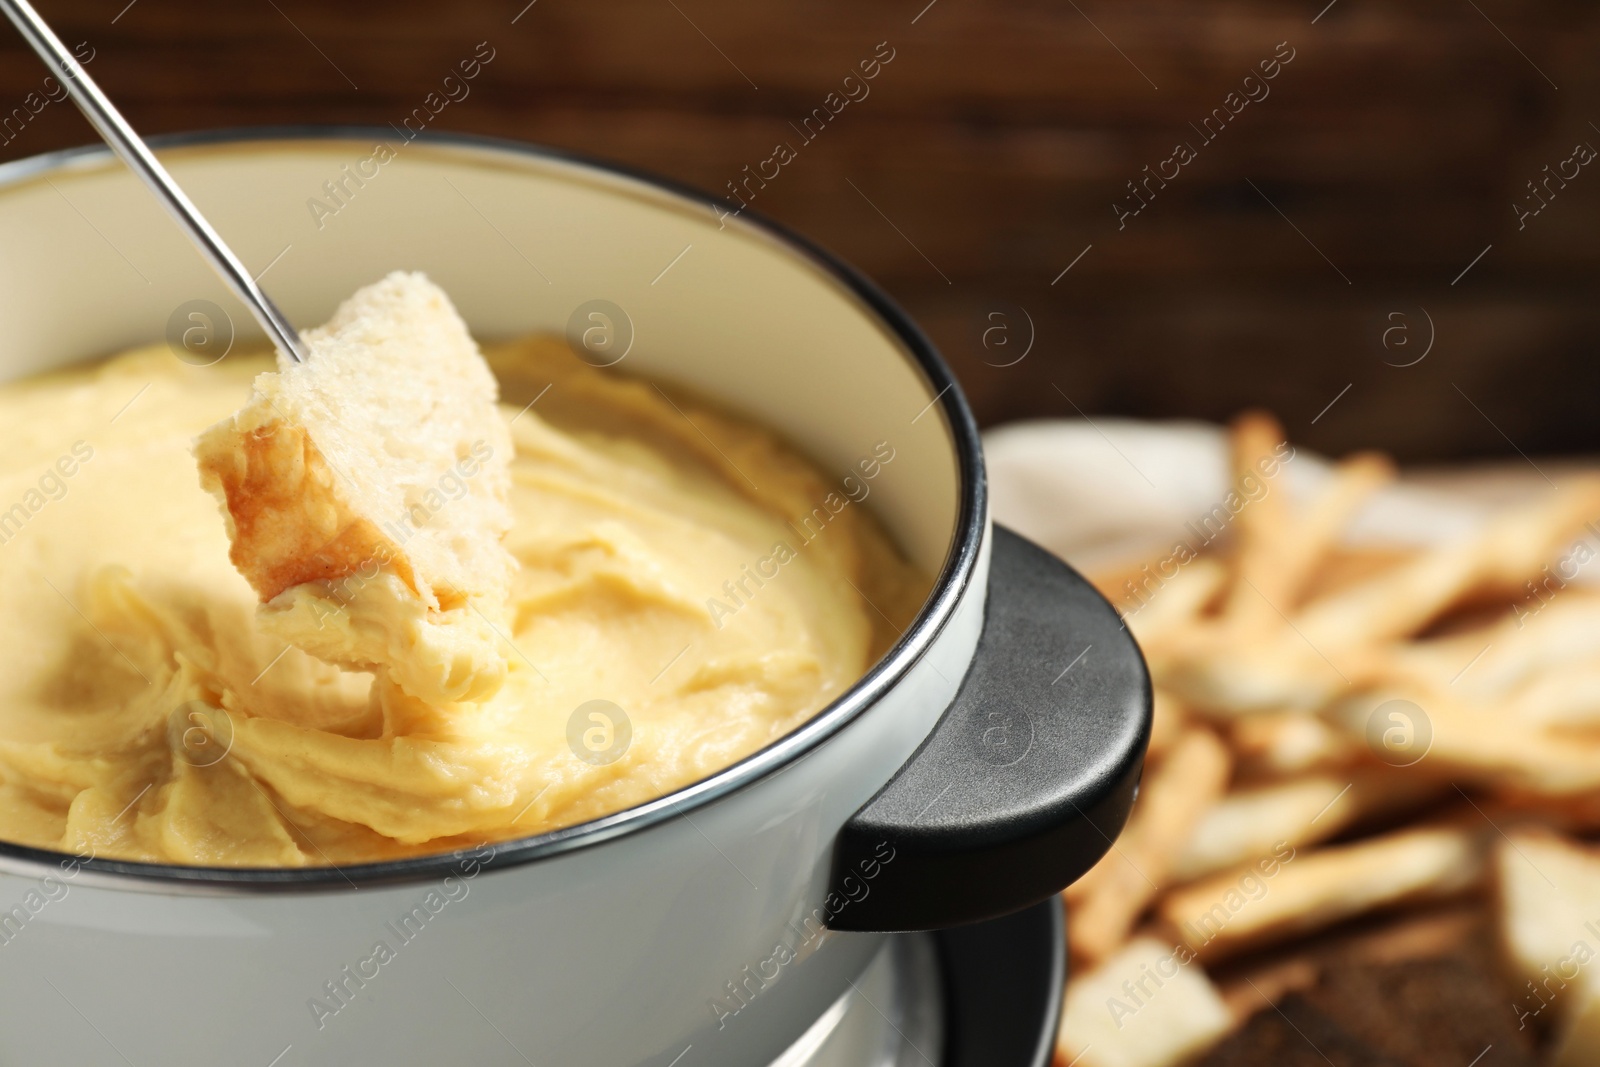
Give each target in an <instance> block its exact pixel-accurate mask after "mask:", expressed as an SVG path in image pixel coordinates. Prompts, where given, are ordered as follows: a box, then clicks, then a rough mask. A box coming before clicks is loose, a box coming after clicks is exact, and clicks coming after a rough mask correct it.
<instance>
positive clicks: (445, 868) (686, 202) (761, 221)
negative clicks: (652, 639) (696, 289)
mask: <svg viewBox="0 0 1600 1067" xmlns="http://www.w3.org/2000/svg"><path fill="white" fill-rule="evenodd" d="M393 132H394V131H393V130H392V129H389V130H386V129H384V128H383V127H377V126H365V125H329V126H321V125H289V126H262V127H229V128H223V129H215V130H201V131H193V132H187V133H175V134H164V135H160V136H155V137H150V138H148V142H149V143H150V144H151V145H152V146H154V147H156V148H163V149H172V148H226V147H230V146H231V147H255V148H268V149H270V148H272V147H274V146H283V145H287V144H289V143H291V142H296V141H302V142H304V141H310V142H335V141H353V142H361V141H366V142H370V141H372V140H374V139H377V140H383V139H386V138H389V137H391V136H392V134H393ZM407 143H408V144H410V143H418V144H421V145H423V146H425V147H427V148H430V149H434V150H437V151H439V152H441V153H444V154H449V155H461V156H467V157H478V158H480V159H483V160H495V161H498V162H502V163H510V164H522V165H527V164H529V163H534V164H541V165H543V166H545V167H549V165H551V164H556V165H557V166H558V167H563V168H568V169H570V170H571V171H572V172H574V173H575V174H578V175H581V176H583V177H586V178H588V179H589V180H590V181H591V182H596V183H598V184H606V185H609V186H611V187H613V188H617V189H619V190H622V191H624V192H626V191H627V190H632V193H633V195H640V194H645V193H648V194H650V195H651V196H652V198H654V199H656V200H657V201H658V202H659V201H660V199H661V195H662V194H663V193H665V194H667V195H668V197H670V198H671V199H673V200H675V201H677V203H678V206H680V207H687V208H692V209H694V211H695V213H696V214H699V213H700V212H702V211H705V210H707V209H709V210H710V211H711V212H713V213H714V214H718V213H719V212H720V215H719V217H722V216H725V218H724V222H726V223H730V224H733V225H738V226H742V227H744V228H745V229H746V230H747V231H748V232H751V233H753V234H754V235H756V236H758V237H762V238H765V239H766V240H767V241H769V242H771V243H773V244H775V245H778V246H779V247H780V248H782V249H783V250H785V251H787V252H788V253H789V254H791V255H794V256H796V257H798V258H799V259H801V260H803V261H805V262H807V263H809V264H810V265H811V266H812V267H813V268H814V269H816V270H818V271H819V272H821V273H822V274H823V275H825V276H826V277H828V278H829V279H830V280H832V281H833V282H835V283H836V284H838V285H839V286H840V287H841V288H843V289H844V290H845V292H846V293H847V294H848V295H850V296H852V297H854V298H855V299H856V300H857V301H859V302H860V303H861V304H862V305H863V310H864V311H865V312H866V313H867V314H868V315H870V316H872V317H874V318H876V319H877V320H878V322H879V323H880V324H881V325H883V326H884V327H886V328H887V329H888V330H889V332H890V333H891V334H893V335H894V337H895V338H896V339H897V340H898V341H899V342H900V343H901V345H902V346H903V347H904V348H905V350H906V351H907V352H908V353H909V354H910V356H911V359H912V361H913V363H914V365H915V366H916V368H917V369H918V370H920V371H921V373H922V376H923V377H924V379H925V380H926V381H927V383H928V387H929V390H930V392H932V393H934V399H933V400H932V401H931V402H930V405H929V406H930V407H932V406H934V405H937V406H938V407H939V408H940V410H941V411H943V413H944V415H945V419H946V422H947V424H948V426H949V428H950V435H951V438H952V444H953V447H954V449H955V453H956V461H957V477H958V486H957V492H958V493H959V495H960V499H959V501H958V509H957V514H956V522H955V529H954V530H953V532H952V536H951V540H950V546H949V548H948V550H947V552H946V555H945V559H944V562H943V564H942V565H941V567H940V570H939V574H938V576H937V577H936V579H935V580H934V583H933V587H932V590H931V591H930V592H929V594H928V598H927V600H926V601H925V602H924V604H923V606H922V609H921V610H920V611H919V612H918V613H917V616H916V618H915V619H914V620H913V621H912V623H911V624H910V626H908V627H907V628H906V631H905V632H904V633H903V634H902V635H901V636H900V639H899V641H897V642H896V643H895V644H894V646H893V647H892V648H890V649H889V651H888V652H886V653H885V654H884V655H883V656H882V657H880V658H879V660H878V661H877V662H876V663H875V664H873V665H872V667H871V668H869V669H868V670H867V672H866V673H865V674H864V675H863V676H862V677H861V678H859V679H858V680H857V681H856V682H855V683H854V684H853V685H851V686H850V688H848V689H846V690H845V691H844V692H843V693H841V694H840V695H839V696H838V697H837V698H836V699H834V700H833V701H832V702H831V703H829V704H828V705H827V706H825V707H824V708H822V710H820V711H818V712H817V713H816V714H815V715H813V716H812V717H811V718H809V719H807V720H806V721H805V722H804V723H803V724H801V725H800V726H799V727H797V728H796V729H794V730H793V731H791V732H789V733H788V734H785V735H784V736H783V737H780V738H779V739H777V740H776V741H774V742H772V743H771V744H769V745H767V746H766V747H764V748H761V749H758V750H757V751H755V752H753V753H751V754H750V755H748V756H745V757H744V758H743V759H740V760H739V761H737V762H735V763H732V764H730V765H728V766H727V767H724V768H722V769H721V770H719V771H717V772H716V773H715V774H712V775H710V776H709V777H706V778H702V779H700V780H698V781H696V782H692V783H690V784H689V785H687V786H684V787H683V788H682V789H678V790H676V791H674V792H672V793H668V794H667V795H665V796H661V797H656V798H654V799H652V800H649V801H646V802H645V803H642V804H638V805H635V806H634V807H631V808H626V809H624V810H622V811H618V812H613V813H611V814H609V815H603V816H601V817H599V818H596V819H591V820H588V821H587V822H582V823H577V824H575V825H573V826H567V827H562V828H560V829H557V830H550V831H546V832H544V833H540V834H535V835H532V836H529V837H522V838H513V839H510V840H506V841H498V842H487V843H485V845H483V846H480V847H479V848H478V849H476V850H471V851H468V850H455V851H451V852H440V853H434V854H430V855H425V856H412V857H407V858H405V859H399V860H385V861H380V862H374V863H357V864H350V865H347V866H344V867H336V866H333V865H331V864H330V865H328V866H325V867H191V866H184V865H180V864H170V863H149V862H142V861H133V860H112V859H100V858H97V857H94V856H92V855H91V856H88V857H84V856H81V855H79V856H74V855H71V854H68V853H65V852H60V851H56V850H53V849H41V848H33V847H30V846H26V845H18V844H13V843H10V842H6V841H0V872H15V873H23V874H30V875H35V874H38V873H41V871H42V870H43V869H49V870H55V869H57V868H61V869H65V868H66V867H67V866H68V865H72V866H75V867H77V868H78V869H79V871H81V872H82V874H92V875H93V876H94V877H93V881H94V882H95V883H96V884H108V885H113V886H120V887H122V888H136V886H135V885H133V884H130V883H132V882H144V883H145V885H144V888H148V889H160V890H161V891H178V890H182V889H185V888H187V889H190V890H194V891H203V892H219V891H220V892H230V891H231V892H292V891H301V890H319V889H325V890H337V889H340V888H342V887H344V886H346V885H348V886H350V887H351V888H359V887H361V886H369V885H382V884H405V883H414V882H420V881H427V880H436V879H439V878H442V877H444V876H446V875H449V874H452V873H457V870H458V868H459V867H460V866H461V865H462V861H463V857H464V856H465V857H469V861H470V857H472V856H478V857H479V858H478V861H477V862H479V863H481V864H482V866H484V867H486V868H492V869H495V870H498V869H500V868H501V867H511V866H516V865H519V864H523V863H530V862H533V861H536V860H540V859H545V858H549V857H554V856H559V855H564V854H566V853H569V852H573V851H575V850H577V849H580V848H586V847H591V846H595V845H599V844H601V843H603V842H606V841H609V840H612V839H614V838H619V837H622V836H625V835H628V834H632V833H635V832H638V831H641V830H644V829H647V828H648V827H651V826H654V825H656V824H657V823H661V822H664V821H665V820H667V819H669V818H672V817H673V816H676V815H680V814H686V813H688V812H691V811H694V810H695V809H697V808H700V807H703V806H705V805H707V804H710V803H711V802H713V801H715V800H718V799H720V798H722V797H724V796H727V795H729V794H731V793H734V792H737V791H739V790H741V789H744V788H745V787H747V786H749V785H752V784H754V783H755V782H757V781H759V780H761V779H763V778H766V777H768V776H769V775H773V774H776V773H778V772H779V771H781V770H782V769H784V768H785V767H788V766H790V765H791V764H793V763H794V762H796V761H797V760H799V759H801V758H803V757H804V756H806V755H807V754H809V753H810V752H812V751H813V750H814V749H816V748H817V747H819V746H820V745H821V744H822V743H823V742H824V741H826V740H828V739H829V738H830V737H832V736H833V735H834V734H836V733H838V732H839V731H840V730H841V729H843V728H844V727H845V726H847V725H848V724H849V723H851V722H853V721H854V720H855V719H856V718H857V717H858V716H859V715H861V714H862V713H863V712H865V711H866V710H867V708H869V707H870V706H872V704H874V703H875V702H876V701H877V700H878V699H879V698H880V697H881V696H882V695H883V694H884V693H885V692H887V691H888V690H889V689H891V688H892V687H893V686H894V685H895V684H896V683H897V682H899V680H900V679H901V678H902V677H904V675H905V674H906V673H907V672H908V671H909V670H910V669H911V668H912V666H914V665H915V664H916V663H917V662H918V661H919V660H921V658H922V657H923V655H924V654H925V653H926V652H927V650H928V649H929V648H930V647H931V646H932V644H933V642H934V641H935V639H936V638H937V637H938V636H939V634H940V633H941V632H942V631H943V629H944V627H945V625H946V623H947V622H948V621H949V619H950V616H951V615H952V613H953V612H954V611H955V608H956V606H957V605H958V604H959V603H960V602H961V600H962V599H963V597H964V595H965V593H966V591H967V588H968V586H969V585H970V584H971V580H972V576H973V572H974V570H975V568H976V566H977V561H978V556H979V551H980V549H981V547H982V542H983V536H984V532H985V527H986V516H987V514H988V501H987V492H988V490H987V480H986V476H985V473H984V466H983V453H982V447H981V444H980V439H979V434H978V426H977V422H976V420H975V419H974V418H973V415H972V411H971V409H970V408H969V407H968V406H967V402H966V398H965V396H964V395H963V394H962V392H961V388H960V386H959V385H958V384H957V382H956V379H955V376H954V375H953V374H952V373H951V372H950V368H949V367H948V366H947V365H946V364H945V362H944V359H943V358H942V357H941V356H940V355H939V352H938V350H937V349H936V348H935V347H934V346H933V343H932V342H931V341H930V340H929V339H928V338H927V337H926V336H925V335H924V334H923V333H922V331H921V329H919V328H918V327H917V325H916V324H915V323H914V322H913V321H912V320H911V318H910V316H908V315H907V314H906V313H905V312H904V311H902V310H901V309H900V307H899V306H898V305H897V304H896V303H895V302H894V301H893V300H892V299H891V298H890V297H889V296H888V295H887V294H886V293H884V292H883V290H881V289H880V288H878V286H877V285H876V284H875V283H874V282H872V281H871V280H869V279H868V278H867V277H866V276H865V275H864V274H862V273H861V272H859V271H858V270H856V269H855V268H854V267H852V266H850V265H849V264H847V263H845V262H844V261H843V260H841V259H839V258H838V257H836V256H834V255H833V254H832V253H831V252H828V251H826V250H824V249H823V248H821V247H820V246H818V245H816V244H814V243H812V242H811V241H810V240H809V239H807V238H805V237H802V236H800V235H799V234H797V233H795V232H793V231H792V230H790V229H788V228H787V227H786V226H784V225H782V224H781V223H778V222H775V221H773V220H772V219H769V218H767V217H765V216H764V215H761V214H760V213H757V212H754V211H749V210H745V211H740V212H739V213H738V214H737V215H734V214H733V213H731V212H728V211H726V208H727V207H728V204H727V202H726V201H724V200H722V199H720V198H719V197H716V196H714V195H712V194H710V193H707V192H705V191H703V190H699V189H696V188H693V187H691V186H688V185H685V184H682V183H679V182H676V181H674V180H672V179H669V178H662V177H660V176H658V175H655V174H652V173H650V172H648V171H644V170H639V169H635V168H632V167H628V166H622V165H618V164H615V163H610V162H606V161H603V160H599V159H595V158H593V157H590V156H587V155H584V154H581V153H576V152H569V151H566V150H564V149H558V148H550V147H546V146H542V145H534V144H529V143H526V142H522V141H516V140H512V139H509V138H501V137H486V136H482V135H477V134H464V133H431V132H427V131H424V132H422V133H420V134H417V135H415V136H414V137H412V138H410V139H408V141H407ZM108 162H115V157H114V156H113V155H112V153H111V150H110V149H109V148H107V147H106V146H104V145H99V144H90V145H81V146H78V147H74V148H66V149H59V150H57V151H53V152H45V153H41V154H39V155H35V156H29V157H27V158H24V159H19V160H14V161H12V162H9V163H5V164H0V195H4V194H5V193H6V192H8V191H10V190H11V189H13V188H15V187H16V186H18V185H22V184H25V183H27V182H28V181H30V180H33V179H37V178H40V177H44V176H46V175H48V174H51V173H53V172H57V171H62V170H68V171H78V170H86V169H90V168H97V167H100V166H103V165H104V164H106V163H108ZM919 417H920V416H919ZM485 848H488V849H490V850H491V858H490V859H489V860H488V862H487V863H484V862H483V861H482V858H481V853H482V851H483V849H485ZM82 874H79V875H78V876H79V877H81V876H82ZM151 883H156V884H151Z"/></svg>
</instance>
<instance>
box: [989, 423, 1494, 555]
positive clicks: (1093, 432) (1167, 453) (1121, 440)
mask: <svg viewBox="0 0 1600 1067" xmlns="http://www.w3.org/2000/svg"><path fill="white" fill-rule="evenodd" d="M983 442H984V453H985V457H986V462H987V466H988V471H989V485H990V492H991V506H992V514H993V516H994V520H995V521H996V522H999V523H1003V524H1004V525H1006V526H1009V527H1011V528H1012V529H1013V530H1016V531H1017V532H1018V533H1020V534H1022V535H1023V536H1024V537H1027V538H1030V539H1031V540H1033V541H1035V542H1037V543H1038V544H1040V545H1042V546H1044V547H1045V548H1048V549H1050V550H1051V551H1052V552H1054V553H1056V554H1057V555H1059V556H1061V557H1062V558H1063V559H1066V560H1068V561H1070V562H1071V563H1073V564H1074V565H1076V566H1078V567H1080V568H1085V569H1089V570H1093V569H1096V568H1099V567H1112V566H1116V565H1118V564H1121V563H1125V562H1128V561H1130V560H1137V559H1140V558H1144V557H1146V556H1149V555H1150V554H1151V553H1160V552H1164V551H1166V550H1168V549H1170V548H1172V546H1173V545H1174V544H1175V543H1176V542H1177V541H1179V540H1183V541H1186V542H1190V543H1193V542H1194V540H1195V538H1194V536H1193V534H1192V533H1189V532H1188V529H1189V527H1188V526H1187V524H1189V523H1191V522H1194V521H1197V520H1198V519H1200V518H1201V517H1202V516H1204V515H1206V514H1208V513H1210V512H1211V511H1212V509H1213V508H1215V507H1216V506H1217V505H1218V504H1219V503H1220V502H1222V501H1223V499H1224V498H1225V497H1226V495H1227V493H1228V491H1229V488H1230V485H1229V482H1230V477H1229V472H1228V463H1227V438H1226V436H1225V434H1224V432H1223V430H1222V429H1221V428H1220V427H1218V426H1213V425H1210V424H1208V423H1202V422H1189V421H1174V422H1141V421H1138V420H1133V419H1112V418H1105V419H1093V420H1083V419H1052V420H1041V421H1031V422H1016V423H1010V424H1008V425H1005V426H999V427H995V428H994V429H991V430H989V431H988V432H987V433H986V434H984V439H983ZM1329 470H1330V468H1329V464H1328V461H1327V460H1325V459H1323V458H1322V457H1320V456H1317V455H1315V454H1313V453H1311V452H1310V451H1308V450H1307V449H1303V448H1301V449H1296V451H1295V453H1294V456H1293V458H1292V459H1291V460H1289V461H1288V462H1286V463H1285V464H1284V465H1283V467H1282V470H1281V471H1280V473H1279V474H1278V475H1277V476H1276V477H1274V478H1273V479H1270V480H1269V491H1279V490H1286V491H1287V492H1289V493H1290V495H1291V496H1292V497H1294V498H1296V499H1303V498H1305V497H1306V496H1308V495H1309V494H1311V493H1312V492H1314V491H1315V489H1316V488H1317V487H1318V485H1319V484H1320V483H1322V482H1323V481H1324V480H1325V479H1326V478H1327V477H1328V476H1329ZM1490 510H1491V503H1490V502H1489V501H1487V500H1484V499H1482V498H1480V497H1478V496H1477V495H1475V494H1473V493H1471V492H1467V491H1463V490H1462V487H1461V486H1459V485H1458V486H1457V487H1456V488H1454V489H1439V488H1434V487H1431V486H1426V485H1419V484H1416V483H1414V482H1411V481H1402V482H1400V483H1399V484H1396V485H1395V486H1392V487H1390V488H1388V489H1385V490H1384V491H1382V492H1380V493H1378V494H1376V495H1375V496H1374V497H1373V499H1372V501H1371V502H1370V503H1369V505H1368V506H1367V508H1366V509H1365V510H1364V511H1363V512H1362V513H1361V515H1360V516H1359V517H1358V518H1357V520H1356V521H1355V522H1354V523H1353V524H1352V526H1351V528H1350V530H1349V531H1348V533H1347V539H1348V540H1349V541H1350V542H1352V543H1373V542H1387V543H1402V544H1419V543H1421V544H1426V543H1432V542H1437V541H1440V540H1443V539H1447V538H1449V537H1451V536H1455V535H1459V534H1461V533H1465V532H1467V531H1468V530H1470V529H1471V528H1472V527H1473V526H1475V525H1477V524H1478V523H1480V522H1482V521H1483V519H1484V518H1485V517H1486V515H1487V514H1488V513H1489V511H1490Z"/></svg>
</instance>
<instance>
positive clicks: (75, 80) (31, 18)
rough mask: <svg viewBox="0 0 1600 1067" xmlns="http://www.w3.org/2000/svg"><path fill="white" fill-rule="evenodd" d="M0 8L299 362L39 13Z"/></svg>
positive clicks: (231, 260)
mask: <svg viewBox="0 0 1600 1067" xmlns="http://www.w3.org/2000/svg"><path fill="white" fill-rule="evenodd" d="M0 9H3V10H4V11H5V13H6V17H8V18H9V19H11V22H12V24H13V25H15V26H16V27H17V29H18V30H19V31H21V33H22V36H23V37H24V38H25V39H26V40H27V42H28V44H29V46H30V47H32V49H33V50H34V51H35V52H37V53H38V54H39V58H40V59H43V60H44V61H45V64H46V65H47V66H49V67H51V68H53V69H55V70H57V71H59V72H60V74H61V75H62V83H63V84H64V85H66V87H67V92H68V93H69V94H70V95H71V97H72V102H73V103H74V104H77V105H78V110H80V111H82V112H83V114H84V117H85V118H87V119H88V120H89V123H90V125H92V126H94V128H95V130H96V131H98V132H99V134H100V136H101V137H102V138H104V139H105V142H106V144H108V145H110V146H111V150H112V151H114V152H116V154H117V155H118V156H120V157H121V159H122V161H123V162H124V163H126V164H127V165H128V167H129V169H131V170H132V171H133V172H134V173H135V174H137V175H138V176H139V178H140V179H141V180H142V181H143V182H144V183H145V185H147V186H149V188H150V191H151V192H153V193H155V194H156V197H157V199H159V200H160V201H161V203H162V205H163V206H164V207H166V209H167V213H168V214H170V215H171V216H172V217H173V218H174V219H175V220H177V223H178V225H179V226H181V227H183V232H184V233H186V234H188V235H189V240H191V241H193V242H194V243H195V247H197V248H198V249H200V253H201V255H203V256H205V258H206V261H207V262H208V263H210V264H211V267H212V269H214V270H215V271H216V272H217V273H218V274H220V275H221V276H222V280H223V281H224V282H226V283H227V284H228V288H230V289H232V290H233V292H234V294H235V295H236V296H238V298H239V299H240V300H241V301H243V302H244V305H245V307H247V308H249V309H250V313H251V314H252V315H254V316H255V317H256V321H257V322H259V323H260V324H261V328H262V329H263V330H265V331H266V333H267V336H268V337H270V338H272V341H273V343H274V344H275V345H277V346H278V349H279V351H281V352H283V353H284V354H285V355H287V356H288V357H289V358H290V359H292V360H294V361H295V362H296V363H298V362H300V360H301V358H302V356H303V355H304V353H305V345H304V344H303V343H302V342H301V340H300V335H299V334H298V333H297V332H296V331H295V328H294V326H293V325H291V324H290V322H289V320H288V319H286V318H284V316H283V312H281V311H279V310H278V307H277V305H276V304H274V303H273V302H272V299H271V298H270V297H268V296H267V294H266V293H265V292H264V291H263V290H262V288H261V286H259V285H257V284H256V280H255V279H254V278H252V277H251V276H250V272H249V271H247V270H246V269H245V267H244V264H243V263H240V262H239V257H238V256H236V255H234V254H233V250H232V249H231V248H229V247H228V246H227V245H226V244H225V243H224V242H223V240H222V238H221V237H220V236H218V235H217V231H216V230H214V229H212V228H211V223H209V222H207V221H206V219H205V216H204V215H202V214H200V209H199V208H197V207H195V206H194V204H193V202H191V201H190V199H189V198H188V196H186V195H184V192H183V190H182V189H181V188H179V187H178V183H177V182H175V181H174V180H173V179H172V175H170V174H168V173H167V169H166V168H165V167H163V166H162V165H161V163H160V162H159V161H158V160H157V159H156V157H155V155H154V153H152V152H151V151H150V148H149V146H148V145H146V144H145V143H144V141H143V140H142V139H141V138H140V137H139V135H138V134H137V133H135V132H134V129H133V127H132V126H129V125H128V120H127V119H124V118H123V117H122V114H121V112H119V111H118V110H117V109H116V107H115V106H114V105H113V104H112V103H111V101H110V100H109V99H108V98H107V97H106V94H105V93H103V92H101V91H100V87H99V86H98V85H96V84H95V83H94V79H92V78H90V77H89V75H88V72H87V71H85V70H84V69H83V66H82V64H80V63H79V62H78V60H77V58H76V57H74V56H73V54H72V53H71V52H69V51H68V50H67V46H66V45H64V44H62V43H61V38H59V37H57V36H56V35H55V31H54V30H52V29H51V28H50V27H49V25H48V24H47V23H46V22H45V21H44V19H42V18H40V17H39V13H38V12H37V11H35V10H34V9H33V5H31V4H29V3H28V0H0Z"/></svg>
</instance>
